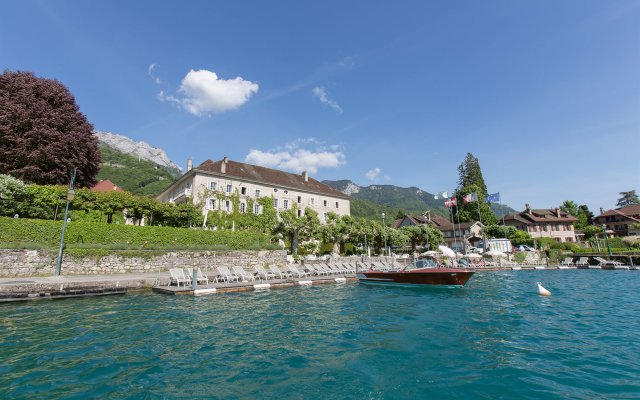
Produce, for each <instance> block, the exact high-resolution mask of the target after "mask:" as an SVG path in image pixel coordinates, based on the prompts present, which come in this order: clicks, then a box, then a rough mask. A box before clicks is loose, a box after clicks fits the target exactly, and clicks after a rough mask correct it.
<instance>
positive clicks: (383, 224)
mask: <svg viewBox="0 0 640 400" xmlns="http://www.w3.org/2000/svg"><path fill="white" fill-rule="evenodd" d="M384 217H385V215H384V213H382V229H383V234H384V235H383V236H384V251H385V252H386V251H387V226H386V225H385V223H384Z"/></svg>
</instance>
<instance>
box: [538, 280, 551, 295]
mask: <svg viewBox="0 0 640 400" xmlns="http://www.w3.org/2000/svg"><path fill="white" fill-rule="evenodd" d="M536 283H537V284H538V294H539V295H540V296H551V292H550V291H548V290H547V289H545V288H544V287H542V285H541V284H540V282H536Z"/></svg>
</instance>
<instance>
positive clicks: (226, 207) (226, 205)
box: [224, 200, 231, 211]
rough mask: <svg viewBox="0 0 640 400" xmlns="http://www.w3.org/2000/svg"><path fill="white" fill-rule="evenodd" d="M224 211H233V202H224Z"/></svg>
mask: <svg viewBox="0 0 640 400" xmlns="http://www.w3.org/2000/svg"><path fill="white" fill-rule="evenodd" d="M224 209H225V210H227V211H231V202H230V201H229V200H226V201H225V202H224Z"/></svg>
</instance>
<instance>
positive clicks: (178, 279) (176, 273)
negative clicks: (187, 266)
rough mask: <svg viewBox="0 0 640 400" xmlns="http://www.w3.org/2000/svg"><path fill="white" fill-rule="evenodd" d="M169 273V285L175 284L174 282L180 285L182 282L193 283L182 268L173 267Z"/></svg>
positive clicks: (183, 283) (184, 284) (184, 283)
mask: <svg viewBox="0 0 640 400" xmlns="http://www.w3.org/2000/svg"><path fill="white" fill-rule="evenodd" d="M169 273H170V274H171V278H170V280H169V285H171V284H173V283H174V282H175V284H176V285H177V286H180V283H182V285H183V286H187V284H189V285H190V284H191V279H189V277H188V276H186V275H185V274H184V270H183V269H182V268H171V269H170V270H169Z"/></svg>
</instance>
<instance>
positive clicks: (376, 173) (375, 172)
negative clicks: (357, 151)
mask: <svg viewBox="0 0 640 400" xmlns="http://www.w3.org/2000/svg"><path fill="white" fill-rule="evenodd" d="M380 172H381V170H380V168H378V167H376V168H374V169H371V170H369V171H367V173H366V174H364V176H366V177H367V179H369V180H370V181H373V180H375V179H376V178H377V177H378V176H379V175H380Z"/></svg>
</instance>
